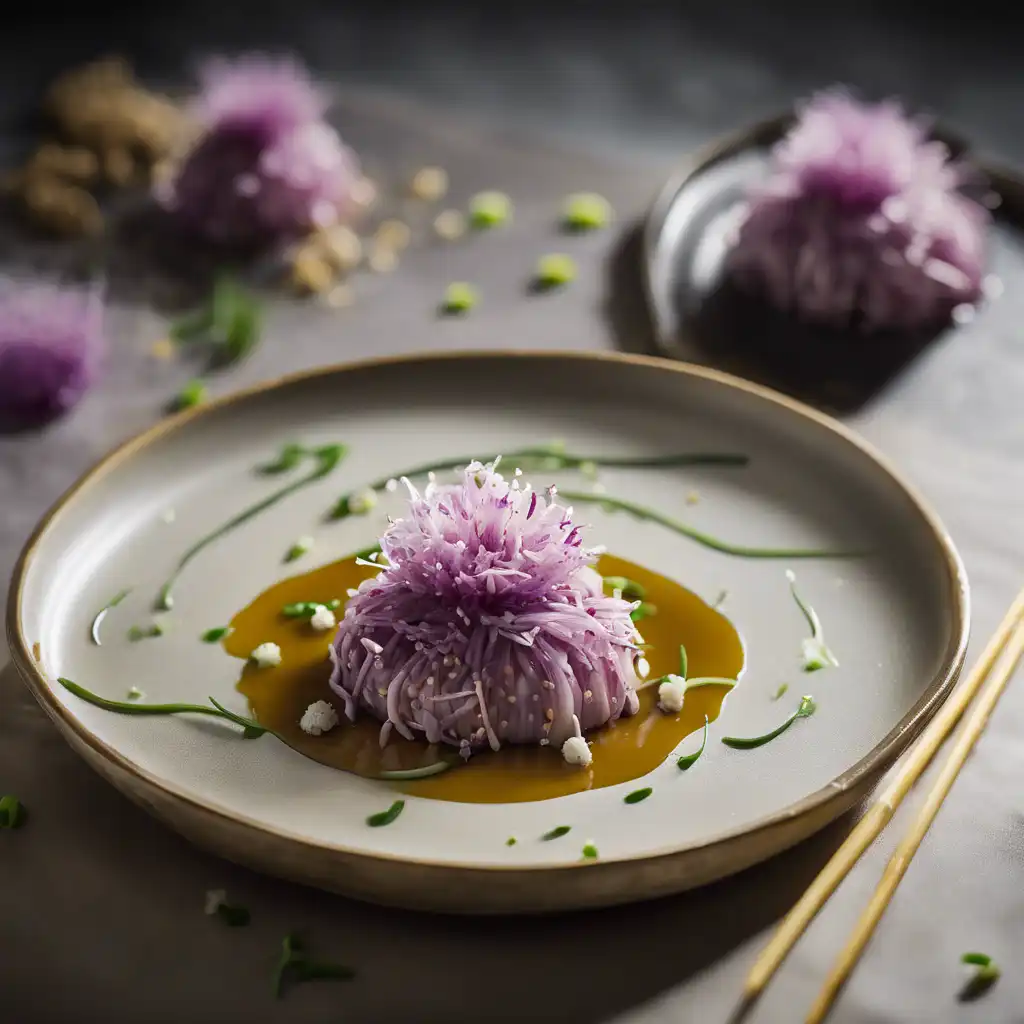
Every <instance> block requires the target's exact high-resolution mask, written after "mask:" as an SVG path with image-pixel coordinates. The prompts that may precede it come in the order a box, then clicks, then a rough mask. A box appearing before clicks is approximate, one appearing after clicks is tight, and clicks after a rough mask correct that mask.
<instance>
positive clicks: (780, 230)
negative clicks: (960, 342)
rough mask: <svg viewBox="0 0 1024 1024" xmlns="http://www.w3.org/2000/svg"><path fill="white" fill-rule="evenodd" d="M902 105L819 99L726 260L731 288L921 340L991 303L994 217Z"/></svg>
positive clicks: (775, 160)
mask: <svg viewBox="0 0 1024 1024" xmlns="http://www.w3.org/2000/svg"><path fill="white" fill-rule="evenodd" d="M968 180H969V172H968V169H967V168H966V167H965V166H964V165H962V164H960V163H956V162H953V161H951V159H950V154H949V150H948V149H947V147H946V146H945V145H944V144H943V143H941V142H937V141H935V140H931V139H929V137H928V131H927V126H926V125H923V124H920V123H916V122H914V121H911V120H908V119H907V118H906V117H905V116H904V114H903V112H902V110H901V109H900V107H899V106H898V104H896V103H893V102H886V103H880V104H877V105H870V104H862V103H859V102H857V101H856V100H854V99H853V98H852V97H850V96H848V95H847V94H845V93H843V92H841V91H833V92H828V93H824V94H822V95H819V96H817V97H815V98H814V99H812V100H811V101H810V102H809V103H808V104H807V105H806V107H805V108H804V109H803V110H802V111H801V112H800V116H799V118H798V120H797V123H796V125H795V126H794V127H793V129H792V130H791V131H790V132H789V134H788V135H787V136H786V137H785V138H784V139H783V140H782V141H781V142H779V143H778V145H777V146H776V147H775V149H774V150H773V152H772V171H771V176H770V178H769V180H768V182H767V183H766V184H765V185H763V186H761V187H759V188H758V189H756V190H754V191H753V192H752V194H751V195H750V196H749V199H750V206H749V210H748V213H747V216H746V219H745V221H744V223H743V224H742V226H741V228H740V231H739V236H738V239H737V241H736V244H735V245H734V247H733V249H732V251H731V252H730V254H729V257H728V271H729V274H730V276H731V278H732V280H733V281H734V282H735V283H736V284H737V285H738V286H739V287H741V288H742V289H743V290H745V291H748V292H750V293H753V294H756V295H759V296H761V297H763V298H766V299H767V300H769V301H770V302H772V303H773V304H774V305H775V306H777V307H778V308H780V309H782V310H785V311H789V312H793V313H795V314H797V315H798V316H800V317H802V318H803V319H806V320H809V321H812V322H818V323H824V324H828V325H831V326H835V327H840V328H846V327H859V328H861V329H863V330H864V331H866V332H870V331H875V330H883V329H897V330H914V329H917V328H922V327H927V326H933V325H937V324H940V323H942V322H944V321H946V320H948V319H949V317H950V314H951V313H952V311H953V309H954V308H955V307H957V306H958V305H961V304H963V303H974V302H976V301H977V300H978V299H979V297H980V296H981V291H982V278H983V274H984V242H985V230H986V228H987V226H988V222H989V215H988V212H987V211H986V210H985V208H984V207H983V206H982V205H981V204H980V203H978V202H976V201H974V200H973V199H971V198H969V197H968V196H966V195H965V194H964V193H963V192H962V191H961V189H962V187H963V186H964V185H965V184H966V183H967V182H968Z"/></svg>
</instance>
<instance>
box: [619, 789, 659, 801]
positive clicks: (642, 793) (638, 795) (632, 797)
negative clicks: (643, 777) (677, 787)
mask: <svg viewBox="0 0 1024 1024" xmlns="http://www.w3.org/2000/svg"><path fill="white" fill-rule="evenodd" d="M653 792H654V790H653V789H651V787H650V786H645V787H644V788H643V789H634V790H633V792H632V793H629V794H627V795H626V796H625V797H623V799H622V802H623V803H625V804H638V803H640V802H641V801H642V800H646V799H647V798H648V797H649V796H650V795H651V794H652V793H653Z"/></svg>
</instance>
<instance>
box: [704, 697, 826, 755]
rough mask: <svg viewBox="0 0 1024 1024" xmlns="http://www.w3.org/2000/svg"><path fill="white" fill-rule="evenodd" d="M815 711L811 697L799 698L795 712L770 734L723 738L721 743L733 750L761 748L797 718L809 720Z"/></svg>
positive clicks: (815, 706)
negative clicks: (798, 704)
mask: <svg viewBox="0 0 1024 1024" xmlns="http://www.w3.org/2000/svg"><path fill="white" fill-rule="evenodd" d="M817 710H818V705H817V704H815V703H814V699H813V698H812V697H801V698H800V706H799V707H798V708H797V709H796V711H794V712H793V713H792V714H791V715H790V716H789V718H787V719H786V720H785V721H784V722H783V723H782V725H779V726H777V727H776V728H774V729H772V731H771V732H766V733H765V734H764V735H763V736H750V737H745V736H723V737H722V742H723V743H724V744H725V745H726V746H727V747H732V748H733V749H734V750H753V748H754V747H760V746H763V745H764V744H765V743H768V742H770V741H771V740H773V739H775V738H776V737H777V736H781V735H782V734H783V733H784V732H785V731H786V730H787V729H788V728H789V727H790V726H791V725H792V724H793V723H794V722H795V721H796V720H797V719H798V718H810V717H811V715H813V714H814V712H815V711H817Z"/></svg>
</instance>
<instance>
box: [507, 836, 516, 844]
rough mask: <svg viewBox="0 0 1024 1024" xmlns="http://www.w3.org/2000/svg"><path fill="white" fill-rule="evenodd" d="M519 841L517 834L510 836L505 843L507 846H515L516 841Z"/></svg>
mask: <svg viewBox="0 0 1024 1024" xmlns="http://www.w3.org/2000/svg"><path fill="white" fill-rule="evenodd" d="M518 842H519V840H518V839H516V837H515V836H509V837H508V839H506V840H505V845H506V846H515V845H516V843H518Z"/></svg>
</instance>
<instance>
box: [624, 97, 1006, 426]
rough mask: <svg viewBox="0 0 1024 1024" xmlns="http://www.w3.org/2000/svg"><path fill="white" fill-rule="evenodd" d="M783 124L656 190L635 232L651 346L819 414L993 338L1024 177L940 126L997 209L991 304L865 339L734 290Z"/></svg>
mask: <svg viewBox="0 0 1024 1024" xmlns="http://www.w3.org/2000/svg"><path fill="white" fill-rule="evenodd" d="M792 121H793V118H792V115H791V114H786V115H783V116H780V117H777V118H774V119H772V120H768V121H763V122H761V123H758V124H755V125H753V126H751V127H749V128H746V129H744V130H742V131H740V132H737V133H735V134H731V135H729V136H726V137H724V138H723V139H721V140H719V141H717V142H715V143H713V144H712V145H711V146H709V147H707V148H706V149H705V150H704V151H703V152H701V153H699V154H698V155H697V156H696V157H695V158H694V159H693V160H691V161H690V162H689V163H688V164H687V165H686V166H685V167H683V168H682V169H681V170H680V171H679V173H678V174H676V175H675V176H673V177H672V179H671V180H669V181H668V182H667V183H666V185H665V187H664V188H663V189H662V191H661V193H660V194H659V196H658V198H657V199H656V201H655V203H654V205H653V206H652V208H651V211H650V214H649V216H648V218H647V221H646V224H645V226H644V233H643V256H642V264H643V268H644V272H645V273H644V280H645V286H646V292H647V301H648V306H649V308H650V311H651V316H652V320H653V323H654V327H655V336H656V340H657V343H658V346H659V348H660V349H661V350H662V352H664V353H665V354H666V355H670V356H674V357H676V358H682V359H686V358H694V357H695V356H696V355H698V354H699V355H700V356H701V357H702V358H707V359H708V360H709V361H712V362H713V363H714V364H715V365H716V366H719V367H723V366H724V367H728V368H730V369H734V370H736V371H738V372H741V373H742V374H743V376H753V377H755V378H757V379H758V380H762V381H765V382H767V383H770V384H772V385H774V386H776V387H781V388H783V389H785V390H786V391H788V392H790V393H793V394H797V395H800V396H802V397H805V398H807V399H808V400H810V401H813V402H814V404H817V405H825V406H828V407H830V408H833V409H840V410H846V409H853V408H857V407H859V406H860V405H861V404H863V402H865V401H866V400H867V399H868V398H870V397H871V396H872V395H874V394H875V393H876V392H877V391H879V390H880V389H881V388H882V387H884V385H885V384H886V383H887V382H888V381H889V380H891V379H892V378H893V377H895V376H896V375H897V374H898V373H900V372H901V371H902V370H903V369H904V368H905V367H907V366H908V365H909V364H910V363H911V362H912V361H913V360H914V359H915V358H916V357H917V356H918V355H919V354H920V353H921V352H922V351H923V350H924V349H925V348H926V347H927V346H928V345H930V344H933V343H934V342H936V341H938V340H939V339H940V337H941V338H943V339H944V340H950V339H951V338H952V337H953V336H955V335H958V334H963V333H966V332H971V333H977V332H980V331H986V330H991V329H992V327H993V323H1000V322H1001V321H1002V319H1003V317H1004V316H1005V315H1007V314H1004V313H1003V312H1002V310H1003V308H1004V307H1005V304H1001V303H999V302H998V301H995V300H996V299H997V297H998V295H999V294H1000V293H1001V291H1002V284H1001V281H1003V280H1007V279H1012V278H1015V277H1017V276H1019V274H1020V272H1021V265H1020V247H1021V237H1022V225H1024V178H1022V177H1021V176H1020V175H1019V174H1018V173H1017V172H1015V171H1012V170H1009V169H1006V168H1002V167H998V166H995V165H993V164H991V163H989V162H986V161H983V160H977V159H974V158H973V156H972V154H971V150H970V147H969V146H968V144H967V143H966V142H965V140H963V139H961V138H959V137H958V136H956V135H954V134H953V133H951V132H949V131H948V130H946V129H943V128H937V129H936V130H935V132H934V133H933V134H934V137H935V138H937V139H939V140H940V141H942V142H943V143H944V144H945V145H946V146H947V147H948V148H949V150H950V152H952V153H954V154H956V155H957V157H959V158H962V159H969V160H971V161H972V163H973V165H974V166H975V167H976V168H977V169H978V171H979V172H980V173H979V174H978V176H977V180H976V182H974V183H972V188H971V191H972V192H974V194H975V195H976V197H977V198H979V199H980V200H982V201H983V202H984V203H985V204H986V205H988V206H992V207H994V223H993V225H992V229H991V231H990V232H989V237H988V266H989V270H990V276H989V277H988V279H987V280H986V292H987V293H988V296H989V297H988V299H987V300H986V301H984V302H982V303H981V304H980V306H979V307H978V309H977V310H976V313H975V315H974V316H973V317H972V318H971V319H970V320H965V321H964V323H962V324H958V323H953V324H950V325H948V326H946V327H940V328H936V329H932V330H930V331H923V332H917V333H913V334H900V333H896V332H888V333H886V334H880V335H873V336H872V337H871V339H870V344H867V343H865V338H864V336H863V335H862V334H860V333H859V332H856V331H842V330H838V329H829V328H824V327H822V326H820V325H815V324H806V323H802V322H800V321H798V320H797V319H796V318H794V317H792V316H789V315H786V314H783V313H780V312H778V311H777V310H775V309H774V308H772V307H771V306H769V305H768V304H767V303H764V302H760V301H757V300H754V299H751V298H750V297H749V296H747V295H745V294H744V293H742V292H741V291H740V290H738V289H736V288H735V287H734V286H733V285H732V284H731V282H730V281H729V279H728V277H727V275H726V274H725V272H724V271H725V258H726V255H727V254H728V252H729V249H730V247H731V245H732V241H733V239H734V237H735V234H736V232H737V231H738V230H739V227H740V225H741V223H742V221H743V217H744V214H745V211H746V196H747V193H748V191H749V190H750V189H751V188H752V187H757V186H758V185H760V184H761V183H763V182H764V181H765V179H766V178H767V176H768V173H769V169H770V153H771V148H772V147H773V146H774V145H775V144H776V143H777V142H778V141H779V140H780V139H781V138H782V136H783V135H784V134H785V132H786V131H788V129H789V128H790V126H791V125H792Z"/></svg>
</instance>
